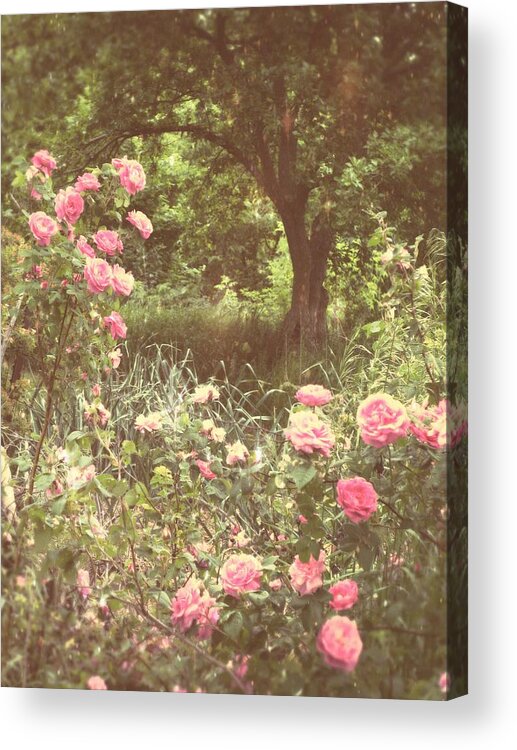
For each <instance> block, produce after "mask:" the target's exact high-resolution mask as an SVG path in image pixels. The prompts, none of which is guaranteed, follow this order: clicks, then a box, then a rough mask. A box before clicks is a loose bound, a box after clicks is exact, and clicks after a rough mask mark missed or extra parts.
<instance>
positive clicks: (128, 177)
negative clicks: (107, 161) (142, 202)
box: [111, 157, 145, 195]
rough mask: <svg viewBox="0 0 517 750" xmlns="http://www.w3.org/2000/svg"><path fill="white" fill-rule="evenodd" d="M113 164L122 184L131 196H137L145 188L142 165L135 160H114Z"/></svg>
mask: <svg viewBox="0 0 517 750" xmlns="http://www.w3.org/2000/svg"><path fill="white" fill-rule="evenodd" d="M111 163H112V164H113V166H114V167H115V169H116V170H117V172H118V176H119V178H120V184H121V185H122V187H123V188H125V189H126V190H127V192H128V193H129V195H135V193H138V192H139V191H140V190H143V189H144V187H145V172H144V170H143V169H142V165H141V164H139V163H138V162H137V161H135V160H134V159H127V158H126V157H123V158H122V159H112V160H111Z"/></svg>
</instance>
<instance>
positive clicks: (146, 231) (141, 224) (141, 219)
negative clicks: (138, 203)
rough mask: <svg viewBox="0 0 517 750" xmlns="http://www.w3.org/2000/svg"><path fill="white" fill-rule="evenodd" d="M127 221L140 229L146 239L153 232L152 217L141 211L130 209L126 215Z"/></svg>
mask: <svg viewBox="0 0 517 750" xmlns="http://www.w3.org/2000/svg"><path fill="white" fill-rule="evenodd" d="M126 219H127V221H129V223H130V224H132V225H133V226H134V227H136V228H137V229H138V231H139V232H140V234H141V235H142V237H143V238H144V240H146V239H148V238H149V237H150V236H151V235H152V233H153V225H152V224H151V221H150V219H148V217H147V216H146V215H145V214H144V213H142V212H141V211H130V212H129V213H128V215H127V216H126Z"/></svg>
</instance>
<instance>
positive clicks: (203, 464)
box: [196, 459, 217, 479]
mask: <svg viewBox="0 0 517 750" xmlns="http://www.w3.org/2000/svg"><path fill="white" fill-rule="evenodd" d="M196 466H197V468H198V469H199V472H200V474H201V475H202V476H203V477H204V478H205V479H215V477H216V476H217V475H216V474H214V472H213V471H212V469H211V468H210V462H209V461H201V459H198V460H197V461H196Z"/></svg>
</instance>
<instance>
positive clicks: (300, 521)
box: [298, 513, 309, 526]
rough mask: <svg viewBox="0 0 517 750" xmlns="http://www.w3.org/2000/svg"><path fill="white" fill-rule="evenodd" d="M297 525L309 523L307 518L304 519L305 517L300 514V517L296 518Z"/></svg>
mask: <svg viewBox="0 0 517 750" xmlns="http://www.w3.org/2000/svg"><path fill="white" fill-rule="evenodd" d="M298 523H301V524H302V526H303V525H305V524H306V523H309V521H308V519H307V518H305V516H304V515H303V514H302V513H300V515H299V516H298Z"/></svg>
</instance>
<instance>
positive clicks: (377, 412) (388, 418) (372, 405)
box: [357, 393, 409, 448]
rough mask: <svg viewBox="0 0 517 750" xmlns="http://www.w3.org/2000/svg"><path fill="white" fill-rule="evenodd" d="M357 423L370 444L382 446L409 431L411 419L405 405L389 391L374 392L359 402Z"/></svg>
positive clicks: (363, 437) (366, 441) (362, 435)
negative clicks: (390, 394)
mask: <svg viewBox="0 0 517 750" xmlns="http://www.w3.org/2000/svg"><path fill="white" fill-rule="evenodd" d="M357 423H358V425H359V428H360V430H361V437H362V439H363V440H364V442H365V443H367V444H368V445H373V446H374V447H375V448H382V447H383V446H385V445H388V444H389V443H394V442H395V441H396V440H398V439H399V438H401V437H404V435H405V434H406V432H407V429H408V427H409V419H408V416H407V412H406V409H405V407H404V406H403V405H402V404H401V403H400V401H397V400H396V399H394V398H393V397H392V396H389V395H388V394H387V393H374V394H372V395H371V396H368V398H365V400H364V401H362V402H361V403H360V404H359V408H358V410H357Z"/></svg>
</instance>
